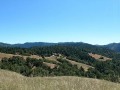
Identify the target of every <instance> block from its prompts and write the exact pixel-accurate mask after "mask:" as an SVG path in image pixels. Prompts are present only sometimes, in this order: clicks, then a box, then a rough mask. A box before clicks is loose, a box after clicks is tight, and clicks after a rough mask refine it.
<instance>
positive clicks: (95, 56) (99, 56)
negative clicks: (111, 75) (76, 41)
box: [89, 53, 112, 61]
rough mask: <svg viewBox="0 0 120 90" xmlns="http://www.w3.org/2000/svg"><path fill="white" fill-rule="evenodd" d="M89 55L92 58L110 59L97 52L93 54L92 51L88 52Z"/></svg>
mask: <svg viewBox="0 0 120 90" xmlns="http://www.w3.org/2000/svg"><path fill="white" fill-rule="evenodd" d="M89 55H90V56H91V57H93V58H95V59H96V60H99V61H108V60H112V59H111V58H108V57H105V56H102V55H99V54H93V53H89Z"/></svg>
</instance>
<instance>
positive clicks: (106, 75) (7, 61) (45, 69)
mask: <svg viewBox="0 0 120 90" xmlns="http://www.w3.org/2000/svg"><path fill="white" fill-rule="evenodd" d="M0 52H1V53H0V57H8V58H3V59H1V61H0V68H1V69H5V70H10V71H14V72H17V73H20V74H22V75H25V76H28V77H36V76H43V77H45V76H82V77H89V78H97V79H105V80H108V81H112V82H120V78H119V77H120V71H119V70H120V54H119V53H117V52H115V51H112V50H109V49H106V48H103V47H97V46H93V45H90V44H85V43H61V45H55V46H45V47H32V48H18V47H0ZM90 53H91V54H92V55H90ZM12 56H14V57H12Z"/></svg>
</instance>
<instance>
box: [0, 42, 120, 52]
mask: <svg viewBox="0 0 120 90" xmlns="http://www.w3.org/2000/svg"><path fill="white" fill-rule="evenodd" d="M83 44H84V45H88V44H87V43H83V42H61V43H47V42H27V43H24V44H7V43H2V42H1V43H0V46H1V47H21V48H31V47H43V46H54V45H66V46H81V45H82V46H83ZM89 45H90V44H89ZM91 46H99V47H105V48H108V49H111V50H114V51H117V52H120V43H111V44H107V45H91Z"/></svg>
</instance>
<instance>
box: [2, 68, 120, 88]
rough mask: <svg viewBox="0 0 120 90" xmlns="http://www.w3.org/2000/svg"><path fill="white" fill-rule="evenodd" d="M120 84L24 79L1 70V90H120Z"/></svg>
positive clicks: (47, 78) (73, 78)
mask: <svg viewBox="0 0 120 90" xmlns="http://www.w3.org/2000/svg"><path fill="white" fill-rule="evenodd" d="M119 89H120V84H117V83H112V82H108V81H104V80H97V79H88V78H82V77H35V78H30V77H24V76H22V75H19V74H17V73H15V72H10V71H5V70H1V69H0V90H119Z"/></svg>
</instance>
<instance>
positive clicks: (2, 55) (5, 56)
mask: <svg viewBox="0 0 120 90" xmlns="http://www.w3.org/2000/svg"><path fill="white" fill-rule="evenodd" d="M13 56H19V57H23V58H24V59H26V58H28V57H29V58H36V59H42V57H40V56H38V55H31V56H23V55H14V54H6V53H0V59H2V58H11V57H13Z"/></svg>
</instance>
